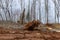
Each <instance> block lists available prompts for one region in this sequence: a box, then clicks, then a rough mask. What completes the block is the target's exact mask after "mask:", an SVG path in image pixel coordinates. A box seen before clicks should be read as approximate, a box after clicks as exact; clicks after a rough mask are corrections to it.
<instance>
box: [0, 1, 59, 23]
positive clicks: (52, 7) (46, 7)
mask: <svg viewBox="0 0 60 40" xmlns="http://www.w3.org/2000/svg"><path fill="white" fill-rule="evenodd" d="M0 20H1V21H12V22H16V23H17V21H21V20H23V22H29V21H32V20H39V21H41V22H42V23H60V0H0Z"/></svg>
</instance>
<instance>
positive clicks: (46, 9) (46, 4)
mask: <svg viewBox="0 0 60 40" xmlns="http://www.w3.org/2000/svg"><path fill="white" fill-rule="evenodd" d="M45 13H46V17H47V24H48V0H45Z"/></svg>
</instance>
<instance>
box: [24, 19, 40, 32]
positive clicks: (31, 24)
mask: <svg viewBox="0 0 60 40" xmlns="http://www.w3.org/2000/svg"><path fill="white" fill-rule="evenodd" d="M40 24H41V22H40V21H36V20H33V21H31V22H29V23H27V24H26V25H24V29H26V30H31V31H33V30H34V28H35V27H38V26H39V25H40Z"/></svg>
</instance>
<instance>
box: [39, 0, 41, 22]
mask: <svg viewBox="0 0 60 40" xmlns="http://www.w3.org/2000/svg"><path fill="white" fill-rule="evenodd" d="M39 19H40V21H41V0H39Z"/></svg>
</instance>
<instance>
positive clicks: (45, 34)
mask: <svg viewBox="0 0 60 40" xmlns="http://www.w3.org/2000/svg"><path fill="white" fill-rule="evenodd" d="M22 27H23V26H22V25H20V24H16V23H11V22H8V23H7V22H0V40H60V32H55V31H50V30H47V29H45V28H42V29H41V30H34V31H28V30H22V29H21V28H22Z"/></svg>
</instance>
